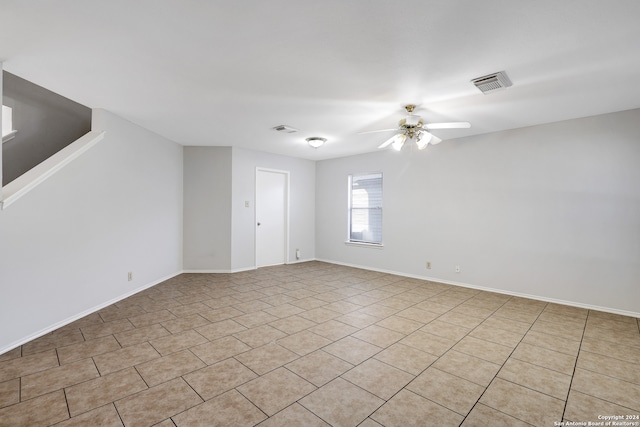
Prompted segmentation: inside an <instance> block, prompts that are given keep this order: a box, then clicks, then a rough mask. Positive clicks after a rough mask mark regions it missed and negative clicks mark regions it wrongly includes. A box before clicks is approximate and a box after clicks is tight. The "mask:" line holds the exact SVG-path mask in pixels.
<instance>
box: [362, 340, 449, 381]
mask: <svg viewBox="0 0 640 427" xmlns="http://www.w3.org/2000/svg"><path fill="white" fill-rule="evenodd" d="M374 357H375V359H377V360H380V361H382V362H384V363H386V364H388V365H391V366H394V367H396V368H398V369H401V370H403V371H405V372H408V373H410V374H412V375H418V374H419V373H420V372H422V371H424V370H425V369H427V368H428V367H429V366H430V365H431V364H432V363H433V362H434V361H436V360H437V359H438V358H437V357H436V356H434V355H432V354H429V353H425V352H424V351H421V350H418V349H416V348H413V347H409V346H407V345H404V344H400V343H397V344H394V345H392V346H390V347H389V348H387V349H386V350H383V351H381V352H380V353H378V354H376V355H375V356H374Z"/></svg>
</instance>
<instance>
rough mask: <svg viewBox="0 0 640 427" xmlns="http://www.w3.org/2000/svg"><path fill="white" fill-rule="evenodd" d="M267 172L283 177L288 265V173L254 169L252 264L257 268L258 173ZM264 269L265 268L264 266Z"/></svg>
mask: <svg viewBox="0 0 640 427" xmlns="http://www.w3.org/2000/svg"><path fill="white" fill-rule="evenodd" d="M259 172H269V173H279V174H282V175H284V178H285V179H284V192H285V196H284V199H285V208H284V222H285V225H284V264H289V218H290V215H289V208H290V172H289V171H286V170H281V169H271V168H264V167H259V166H257V167H256V175H255V183H254V194H253V264H254V265H255V268H259V267H258V173H259ZM265 267H266V266H265Z"/></svg>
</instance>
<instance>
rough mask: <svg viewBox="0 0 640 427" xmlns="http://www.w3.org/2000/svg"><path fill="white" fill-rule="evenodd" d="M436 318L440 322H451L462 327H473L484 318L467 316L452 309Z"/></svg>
mask: <svg viewBox="0 0 640 427" xmlns="http://www.w3.org/2000/svg"><path fill="white" fill-rule="evenodd" d="M438 320H440V321H442V322H447V323H451V324H453V325H458V326H462V327H463V328H469V329H472V328H475V327H476V326H478V325H479V324H480V323H482V322H483V321H484V320H485V319H484V318H483V317H475V316H469V315H466V314H462V313H460V312H454V311H453V310H451V311H449V312H447V313H445V314H443V315H441V316H440V317H438Z"/></svg>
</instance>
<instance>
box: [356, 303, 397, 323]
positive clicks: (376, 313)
mask: <svg viewBox="0 0 640 427" xmlns="http://www.w3.org/2000/svg"><path fill="white" fill-rule="evenodd" d="M399 311H401V310H398V309H397V308H391V307H385V306H384V305H380V304H371V305H368V306H366V307H362V308H360V309H359V310H358V313H364V314H368V315H369V316H373V317H377V318H378V320H382V319H384V318H385V317H389V316H393V315H394V314H396V313H398V312H399Z"/></svg>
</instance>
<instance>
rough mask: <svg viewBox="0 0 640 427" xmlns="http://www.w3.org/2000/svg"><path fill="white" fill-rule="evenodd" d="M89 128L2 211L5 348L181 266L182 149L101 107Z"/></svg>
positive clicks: (0, 319)
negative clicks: (93, 140) (80, 151)
mask: <svg viewBox="0 0 640 427" xmlns="http://www.w3.org/2000/svg"><path fill="white" fill-rule="evenodd" d="M93 129H94V130H106V136H105V138H104V139H103V140H102V141H101V142H99V143H98V144H97V145H96V146H95V147H93V148H92V149H90V150H89V151H88V152H86V153H85V154H84V155H82V156H81V157H79V158H78V159H76V160H75V161H73V162H72V163H70V164H69V165H67V166H66V167H65V168H63V169H62V170H60V171H59V172H57V173H56V174H55V175H53V176H52V177H51V178H49V179H48V180H47V181H45V182H44V183H42V184H40V185H39V186H38V187H37V188H35V189H34V190H32V191H31V192H30V193H29V194H27V195H25V196H24V197H22V198H21V199H20V200H18V201H17V202H16V203H14V204H13V205H11V206H10V207H8V208H7V209H6V210H4V211H0V294H1V295H2V297H1V298H0V353H2V352H4V351H5V350H8V349H10V348H12V347H15V346H16V345H18V344H21V343H22V342H24V341H26V340H28V339H31V338H33V337H35V336H37V335H39V334H41V333H43V332H47V331H49V330H51V329H52V328H54V327H56V326H59V325H61V324H63V323H66V322H68V321H69V320H73V319H74V318H75V317H76V316H78V315H79V314H82V313H86V312H87V311H89V310H93V309H96V308H98V307H100V306H103V305H104V304H106V303H108V302H110V301H113V300H115V299H119V298H121V297H123V296H125V295H128V294H130V293H131V292H133V291H135V290H137V289H141V288H144V287H145V286H148V285H150V284H153V283H156V282H158V281H161V280H163V279H165V278H168V277H171V276H173V275H175V274H176V273H178V272H180V271H181V270H182V147H181V146H179V145H177V144H175V143H173V142H171V141H169V140H166V139H164V138H162V137H160V136H158V135H156V134H153V133H151V132H149V131H146V130H144V129H142V128H140V127H138V126H136V125H133V124H132V123H130V122H127V121H125V120H122V119H120V118H119V117H117V116H115V115H113V114H111V113H108V112H106V111H102V110H94V128H93ZM129 271H131V272H133V281H131V282H128V281H127V272H129Z"/></svg>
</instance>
